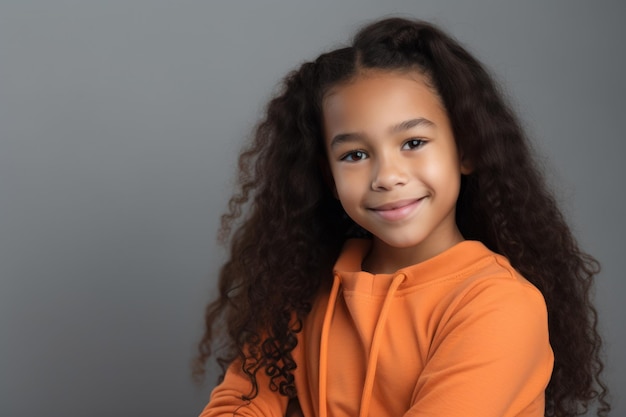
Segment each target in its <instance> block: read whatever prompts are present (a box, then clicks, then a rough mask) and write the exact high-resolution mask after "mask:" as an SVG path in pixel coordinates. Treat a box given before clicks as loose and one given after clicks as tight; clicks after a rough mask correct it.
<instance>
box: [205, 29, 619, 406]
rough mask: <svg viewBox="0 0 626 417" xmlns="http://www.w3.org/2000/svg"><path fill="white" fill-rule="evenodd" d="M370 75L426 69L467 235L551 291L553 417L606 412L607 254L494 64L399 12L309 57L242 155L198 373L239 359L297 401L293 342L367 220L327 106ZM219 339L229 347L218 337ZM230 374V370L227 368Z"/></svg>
mask: <svg viewBox="0 0 626 417" xmlns="http://www.w3.org/2000/svg"><path fill="white" fill-rule="evenodd" d="M366 70H383V71H419V72H420V73H421V74H423V75H424V76H426V78H427V79H428V80H429V81H430V83H431V86H432V87H433V88H434V90H435V91H436V92H437V93H438V94H439V96H440V98H441V100H442V102H443V103H444V106H445V108H446V110H447V113H448V116H449V118H450V121H451V124H452V129H453V132H454V136H455V140H456V143H457V146H458V150H459V153H460V155H463V158H464V160H465V161H469V163H470V165H471V167H472V172H471V174H469V175H466V176H463V178H462V183H461V191H460V195H459V198H458V202H457V209H456V216H457V218H456V220H457V224H458V226H459V229H460V231H461V233H462V234H463V236H464V237H465V238H466V239H474V240H479V241H481V242H483V243H484V244H485V245H486V246H487V247H488V248H490V249H491V250H493V251H494V252H497V253H500V254H502V255H504V256H506V257H507V258H508V259H509V260H510V262H511V264H512V265H513V266H514V267H515V268H516V269H517V270H518V271H519V272H520V273H521V274H522V275H523V276H524V277H526V278H527V279H528V280H529V281H530V282H532V283H533V284H534V285H535V286H536V287H537V288H538V289H539V290H540V291H541V292H542V294H543V296H544V298H545V300H546V304H547V308H548V320H549V332H550V343H551V345H552V348H553V350H554V353H555V365H554V372H553V374H552V378H551V380H550V383H549V385H548V388H547V391H546V415H547V416H575V415H580V414H584V413H585V412H587V411H588V409H589V407H590V406H592V405H594V402H595V403H596V404H595V405H596V406H597V407H596V411H597V414H598V415H600V416H604V415H607V413H608V412H609V410H610V405H609V403H608V401H607V387H606V386H605V384H604V383H603V382H602V380H601V378H600V374H601V372H602V369H603V362H602V360H601V358H600V353H601V338H600V336H599V334H598V331H597V313H596V310H595V309H594V307H593V305H592V302H591V300H590V298H591V295H590V289H591V286H592V281H593V277H594V275H595V274H597V273H598V271H599V265H598V263H597V261H596V260H595V259H593V258H592V257H591V256H589V255H587V254H586V253H584V252H582V251H581V249H580V248H579V247H578V244H577V243H576V240H575V239H574V237H573V235H572V233H571V231H570V228H569V227H568V225H567V223H566V221H565V219H564V216H563V214H562V213H561V211H560V210H559V208H558V207H557V204H556V202H555V199H554V197H553V196H552V194H551V193H550V192H549V190H548V188H547V186H546V184H545V183H544V180H543V178H542V174H541V171H540V169H539V167H538V166H537V165H536V163H535V162H534V160H533V155H532V152H531V149H530V145H529V142H528V140H527V138H526V137H525V134H524V132H523V130H522V128H521V126H520V123H519V122H518V120H517V119H516V117H515V116H514V114H513V112H512V111H511V109H510V108H509V106H508V105H507V103H505V100H504V99H503V97H502V95H501V93H500V92H499V91H498V88H497V86H496V85H495V83H494V81H493V80H492V79H491V77H490V76H489V75H488V73H487V72H486V70H485V69H484V67H483V66H482V65H481V64H480V62H478V61H477V60H476V59H475V58H474V57H472V55H470V54H469V53H468V52H467V51H466V50H465V49H464V48H463V47H462V46H461V45H460V44H459V43H458V42H456V41H455V40H454V39H452V38H451V37H449V36H448V35H446V34H445V33H443V32H442V31H441V30H440V29H438V28H436V27H434V26H433V25H431V24H429V23H426V22H422V21H412V20H405V19H400V18H390V19H385V20H381V21H378V22H374V23H372V24H370V25H368V26H366V27H364V28H363V29H362V30H361V31H359V32H358V33H357V35H356V37H355V38H354V41H353V43H352V45H350V46H348V47H345V48H341V49H337V50H334V51H332V52H329V53H325V54H323V55H321V56H319V57H318V58H317V59H316V60H315V61H313V62H306V63H304V64H302V65H301V66H300V68H299V69H298V70H296V71H294V72H292V73H290V74H289V75H288V76H287V77H286V78H285V80H284V83H283V89H282V92H281V93H279V94H278V95H277V96H276V97H275V98H273V99H272V100H271V101H270V103H269V105H268V107H267V113H266V116H265V118H264V120H263V121H262V122H261V123H260V124H259V125H258V127H257V129H256V132H255V135H254V138H253V140H252V142H251V144H249V146H248V147H247V148H246V149H245V150H244V151H243V152H242V154H241V155H240V158H239V178H238V180H239V188H238V191H237V193H236V194H234V195H233V196H232V197H231V199H230V202H229V205H228V211H227V212H226V213H225V214H224V215H223V216H222V220H221V221H222V222H221V230H220V239H221V240H222V242H223V243H226V242H228V241H230V257H229V259H228V260H227V261H226V263H225V264H224V265H223V266H222V269H221V271H220V275H219V296H218V297H217V299H216V300H215V301H213V302H212V303H210V304H209V305H208V306H207V309H206V315H205V320H206V328H205V333H204V336H203V337H202V340H201V341H200V343H199V354H198V356H197V358H196V360H195V363H194V374H195V375H196V376H202V375H203V373H204V369H205V368H204V366H205V363H206V361H207V360H208V358H209V357H210V356H211V355H213V354H215V351H216V350H217V351H219V355H220V356H219V358H218V359H217V360H218V363H219V364H220V365H221V367H222V370H223V371H224V370H225V368H226V367H227V366H228V365H229V364H230V363H231V362H232V361H234V360H236V359H239V360H240V361H241V364H242V369H243V371H244V372H245V373H246V374H247V376H248V377H249V378H250V381H251V387H252V388H251V392H250V393H249V395H247V396H246V397H244V398H248V399H249V398H252V397H254V396H255V395H256V394H257V392H258V386H257V381H256V375H257V373H258V372H265V373H266V374H267V375H269V376H270V380H271V389H273V390H277V391H279V392H280V393H281V394H283V395H286V396H288V397H294V396H295V395H296V392H295V385H294V377H293V372H292V371H293V370H294V369H295V367H296V365H297V364H296V363H294V360H293V357H292V355H291V352H292V350H293V349H294V347H295V346H296V343H297V339H296V337H297V333H298V332H299V331H300V330H301V327H302V321H303V319H304V318H305V317H306V315H307V314H308V313H309V311H310V310H311V303H312V302H313V299H314V296H315V294H316V293H317V292H318V291H319V290H320V288H321V287H323V286H326V285H329V282H330V281H331V280H332V272H331V271H332V267H333V263H334V261H335V260H336V258H337V256H338V255H339V251H340V248H341V246H342V244H343V243H344V241H345V240H346V238H347V237H350V236H351V235H353V234H355V233H359V228H358V227H357V226H356V225H355V224H354V223H353V222H352V220H351V219H350V218H348V217H347V215H346V214H345V212H344V211H343V209H342V208H341V206H340V204H339V202H338V201H337V200H336V199H335V198H334V196H333V193H332V192H331V187H330V183H331V179H330V177H329V174H328V168H327V166H326V155H325V150H324V146H323V133H322V125H323V121H322V116H321V109H322V100H323V98H324V95H325V93H326V92H327V91H328V90H329V89H330V88H331V87H333V86H337V85H339V84H341V83H345V82H349V81H350V80H352V79H354V78H355V77H357V76H358V75H359V74H360V73H362V72H363V71H366ZM218 342H219V343H221V345H220V346H217V344H218ZM222 377H223V375H222Z"/></svg>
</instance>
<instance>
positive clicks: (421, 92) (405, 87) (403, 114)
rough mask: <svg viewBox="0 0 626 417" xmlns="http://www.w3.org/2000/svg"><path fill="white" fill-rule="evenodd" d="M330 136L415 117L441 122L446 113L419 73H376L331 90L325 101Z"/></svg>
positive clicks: (324, 112)
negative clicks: (345, 130)
mask: <svg viewBox="0 0 626 417" xmlns="http://www.w3.org/2000/svg"><path fill="white" fill-rule="evenodd" d="M322 115H323V121H324V130H325V134H326V137H328V135H330V134H331V133H332V134H337V133H339V132H337V130H344V129H347V130H355V129H356V130H362V129H368V128H376V127H377V126H379V127H380V125H385V124H395V123H397V122H398V121H402V120H407V119H410V118H415V117H425V118H427V119H432V118H434V119H440V118H442V117H446V116H445V110H444V108H443V105H442V103H441V100H440V98H439V96H438V95H437V94H436V92H435V90H434V89H433V87H431V85H430V83H429V80H428V79H427V78H426V77H425V76H424V75H422V74H420V73H418V72H414V71H412V72H407V73H397V72H372V73H366V74H362V75H359V76H357V77H356V78H354V79H353V80H351V81H349V82H347V83H343V84H340V85H338V86H335V87H334V88H332V89H330V90H329V91H328V92H327V94H326V95H325V96H324V99H323V101H322Z"/></svg>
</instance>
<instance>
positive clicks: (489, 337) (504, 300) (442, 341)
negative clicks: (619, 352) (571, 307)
mask: <svg viewBox="0 0 626 417" xmlns="http://www.w3.org/2000/svg"><path fill="white" fill-rule="evenodd" d="M494 281H496V282H497V283H496V284H494ZM440 326H441V328H440V329H439V330H438V331H437V334H436V336H435V338H434V339H433V342H432V345H431V349H430V351H429V355H428V358H427V362H426V365H425V367H424V370H423V372H422V373H421V375H420V376H419V378H418V382H417V384H416V387H415V390H414V393H413V399H412V406H411V408H410V409H409V411H408V412H407V413H406V414H405V416H406V417H426V416H429V417H432V416H447V417H454V416H463V417H474V416H475V417H507V416H543V415H544V408H545V400H544V392H545V388H546V386H547V384H548V382H549V380H550V376H551V373H552V366H553V361H554V357H553V354H552V349H551V347H550V343H549V337H548V320H547V312H546V306H545V302H544V299H543V296H542V295H541V293H540V292H539V291H538V290H537V289H536V288H535V287H533V286H532V285H531V284H530V283H528V282H526V281H524V282H520V281H518V280H511V279H507V280H504V279H502V280H485V282H483V283H480V284H478V285H476V286H474V287H473V288H471V289H470V290H468V291H467V292H466V293H465V294H464V295H463V296H462V297H461V298H460V300H459V301H458V302H457V303H456V305H454V306H452V308H451V309H450V310H449V312H447V313H446V317H443V320H442V321H441V323H440Z"/></svg>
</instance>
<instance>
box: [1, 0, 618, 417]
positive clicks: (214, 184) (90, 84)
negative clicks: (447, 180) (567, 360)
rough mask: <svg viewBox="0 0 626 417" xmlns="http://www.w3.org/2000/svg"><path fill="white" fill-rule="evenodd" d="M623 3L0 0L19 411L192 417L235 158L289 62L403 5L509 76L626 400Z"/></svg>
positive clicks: (6, 378)
mask: <svg viewBox="0 0 626 417" xmlns="http://www.w3.org/2000/svg"><path fill="white" fill-rule="evenodd" d="M622 4H623V3H621V2H619V1H596V2H591V1H546V0H533V1H525V2H499V1H489V0H480V1H478V0H475V1H471V2H469V1H457V2H455V1H442V0H438V1H408V0H405V1H400V0H398V1H389V0H387V1H375V0H367V1H366V0H359V1H356V0H352V1H338V2H335V1H330V0H324V1H317V2H313V1H307V2H296V1H290V0H274V1H248V2H242V1H228V2H226V1H208V0H205V1H180V0H179V1H160V0H159V1H157V0H132V1H128V0H124V1H120V0H108V1H99V2H98V1H87V0H82V1H79V0H75V1H71V0H56V1H49V0H48V1H29V0H22V1H18V0H15V1H8V0H2V1H0V335H1V336H0V337H1V339H0V415H1V416H24V415H49V416H109V415H128V416H131V415H132V416H141V415H146V416H147V415H150V416H193V415H196V414H197V413H199V411H200V410H201V408H202V407H203V405H204V404H205V402H206V401H207V399H208V395H209V392H210V388H211V387H212V386H213V383H214V381H215V373H212V374H211V375H209V378H208V382H207V383H206V384H205V385H204V386H202V387H195V386H194V385H193V384H192V382H191V379H190V376H189V374H190V372H189V369H190V368H189V362H190V359H191V357H192V355H193V353H194V345H195V343H196V342H197V340H198V339H199V337H200V335H201V331H202V315H203V307H204V305H205V303H206V302H207V300H208V299H209V298H210V297H211V294H212V293H213V290H214V286H215V275H216V271H217V269H218V268H219V265H220V262H221V261H222V260H223V258H224V250H223V249H222V248H220V247H218V246H217V244H216V242H215V235H216V231H217V226H218V221H219V215H220V213H221V212H222V211H223V210H224V208H225V205H226V200H227V198H228V196H229V194H230V192H231V188H232V183H233V180H232V179H233V178H234V174H235V162H236V155H237V152H238V150H239V149H240V147H241V146H242V143H243V140H244V138H245V137H246V136H247V135H248V132H249V131H250V129H251V128H252V127H253V126H254V124H255V123H256V121H257V120H258V118H259V116H260V114H261V111H262V108H263V105H264V103H265V102H266V101H267V99H268V98H269V97H270V95H271V93H272V91H274V90H275V88H276V85H277V83H278V81H279V80H280V78H281V77H282V76H283V75H284V74H285V73H286V72H287V71H288V70H289V69H291V68H293V67H294V66H296V65H297V64H298V63H300V62H302V61H303V60H305V59H312V58H314V57H315V56H316V55H317V54H319V53H320V52H322V51H323V50H326V49H328V48H331V47H335V46H338V45H339V44H340V43H342V42H344V41H347V40H348V38H349V35H350V34H352V33H353V31H354V29H355V28H357V27H358V26H359V25H360V24H362V23H363V22H365V21H368V20H371V19H373V18H377V17H380V16H383V15H389V14H401V15H404V16H415V17H420V18H425V19H430V20H433V21H434V22H436V23H438V24H440V25H442V26H444V27H445V28H447V29H448V30H449V31H450V32H451V33H452V34H454V35H455V36H456V37H458V38H459V39H461V40H462V42H463V43H464V44H466V45H467V46H468V47H469V49H470V50H471V51H473V52H474V53H475V54H476V55H477V56H479V57H480V58H481V59H482V60H483V61H484V62H486V63H487V65H488V66H489V67H490V68H491V69H492V71H493V72H494V73H495V74H496V76H497V78H498V79H499V80H500V81H501V82H502V83H503V84H504V85H505V89H506V92H507V94H508V95H509V96H510V97H511V100H512V102H513V103H514V105H515V106H516V108H517V109H518V111H519V114H520V116H521V117H522V119H523V121H524V123H525V124H526V126H527V127H528V131H529V133H530V135H531V136H532V137H533V138H534V139H535V140H536V143H537V147H538V149H539V150H540V151H541V152H542V154H543V155H544V158H545V159H544V162H545V163H546V166H547V167H548V168H547V175H548V178H549V181H550V182H551V184H553V185H554V187H555V188H556V189H557V193H558V196H559V199H560V200H561V201H562V204H563V207H564V209H565V211H566V213H567V216H568V218H569V219H570V221H571V223H572V225H573V227H574V229H575V230H576V232H577V233H578V235H579V237H580V242H581V244H582V246H583V247H584V248H585V249H586V250H587V251H589V252H592V253H593V254H594V255H595V256H596V257H597V258H598V259H599V260H600V261H601V262H602V264H603V271H602V273H601V275H600V276H599V277H598V280H597V286H596V289H597V291H596V299H597V303H598V308H599V311H600V318H601V329H602V331H603V333H604V335H605V339H606V356H607V371H606V379H607V380H608V382H609V383H610V384H611V386H612V391H613V397H614V406H615V412H614V413H613V415H615V416H622V415H626V404H624V400H623V399H622V397H623V396H624V394H626V388H625V387H626V363H625V358H624V355H623V353H622V352H624V351H626V338H625V331H624V319H625V316H624V301H623V299H624V296H625V295H626V289H625V284H624V279H623V271H624V270H626V256H624V254H623V249H624V244H623V242H622V239H623V237H624V235H626V227H625V225H626V221H625V220H624V218H623V213H624V212H625V211H626V203H625V198H624V179H625V178H626V176H625V169H624V167H623V164H621V161H622V159H623V157H624V154H625V150H626V146H625V145H624V134H623V131H624V129H623V122H624V114H625V110H626V108H625V105H624V102H625V99H624V97H625V96H626V94H625V93H626V88H625V86H626V83H625V82H624V74H625V73H626V68H625V64H626V53H625V51H626V48H624V45H623V41H624V40H625V39H626V30H625V29H624V25H623V24H622V20H623V18H624V17H625V16H626V13H625V7H624V6H623V5H622Z"/></svg>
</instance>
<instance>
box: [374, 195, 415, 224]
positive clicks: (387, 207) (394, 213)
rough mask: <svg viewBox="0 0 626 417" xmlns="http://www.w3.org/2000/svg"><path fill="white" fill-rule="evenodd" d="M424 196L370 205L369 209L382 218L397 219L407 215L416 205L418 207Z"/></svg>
mask: <svg viewBox="0 0 626 417" xmlns="http://www.w3.org/2000/svg"><path fill="white" fill-rule="evenodd" d="M424 198H425V197H421V198H418V199H408V200H400V201H395V202H393V203H388V204H383V205H381V206H377V207H372V208H370V209H369V210H371V211H373V212H374V213H376V214H377V215H379V216H380V217H382V218H383V219H384V220H388V221H398V220H402V219H404V218H406V217H408V216H409V215H410V214H411V213H412V212H413V211H414V210H415V209H416V208H417V207H419V205H420V203H421V202H422V200H423V199H424Z"/></svg>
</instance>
